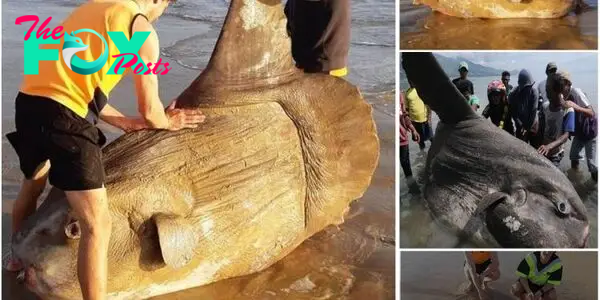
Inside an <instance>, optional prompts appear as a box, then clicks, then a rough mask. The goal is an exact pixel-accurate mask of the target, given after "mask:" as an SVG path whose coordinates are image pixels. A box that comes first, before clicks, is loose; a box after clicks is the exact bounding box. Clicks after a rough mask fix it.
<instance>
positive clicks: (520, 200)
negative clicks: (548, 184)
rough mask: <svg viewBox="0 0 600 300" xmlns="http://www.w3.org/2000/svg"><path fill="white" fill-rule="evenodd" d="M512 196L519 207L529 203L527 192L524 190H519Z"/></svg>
mask: <svg viewBox="0 0 600 300" xmlns="http://www.w3.org/2000/svg"><path fill="white" fill-rule="evenodd" d="M512 196H513V198H514V199H515V203H516V204H517V205H523V204H525V202H527V191H526V190H525V189H523V188H519V189H517V190H516V191H515V192H514V193H513V195H512Z"/></svg>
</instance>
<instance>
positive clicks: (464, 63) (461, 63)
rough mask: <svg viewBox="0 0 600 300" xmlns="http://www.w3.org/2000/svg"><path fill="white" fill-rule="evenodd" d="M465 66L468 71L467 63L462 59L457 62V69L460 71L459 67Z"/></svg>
mask: <svg viewBox="0 0 600 300" xmlns="http://www.w3.org/2000/svg"><path fill="white" fill-rule="evenodd" d="M462 68H465V69H466V70H467V71H469V64H467V63H466V62H464V61H461V62H460V64H458V70H459V71H460V69H462Z"/></svg>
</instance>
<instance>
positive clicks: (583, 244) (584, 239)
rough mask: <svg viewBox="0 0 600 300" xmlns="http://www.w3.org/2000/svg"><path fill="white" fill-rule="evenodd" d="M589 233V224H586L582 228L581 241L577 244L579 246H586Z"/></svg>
mask: <svg viewBox="0 0 600 300" xmlns="http://www.w3.org/2000/svg"><path fill="white" fill-rule="evenodd" d="M590 235H591V233H590V225H587V226H585V228H584V229H583V241H582V243H581V245H579V248H587V246H588V242H589V241H590Z"/></svg>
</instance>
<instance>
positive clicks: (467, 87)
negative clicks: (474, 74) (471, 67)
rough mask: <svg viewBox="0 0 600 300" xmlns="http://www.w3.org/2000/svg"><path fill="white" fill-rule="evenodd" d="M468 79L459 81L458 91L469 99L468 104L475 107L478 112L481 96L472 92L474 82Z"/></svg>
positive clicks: (474, 109)
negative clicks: (471, 82)
mask: <svg viewBox="0 0 600 300" xmlns="http://www.w3.org/2000/svg"><path fill="white" fill-rule="evenodd" d="M467 81H468V80H466V81H465V80H459V81H458V82H457V86H456V88H457V89H458V91H459V92H460V93H461V94H463V96H464V97H465V100H466V101H467V104H469V106H470V107H471V108H472V109H473V111H475V112H477V110H478V109H479V107H480V106H479V98H477V96H475V95H473V94H471V91H472V90H473V84H470V81H469V82H467Z"/></svg>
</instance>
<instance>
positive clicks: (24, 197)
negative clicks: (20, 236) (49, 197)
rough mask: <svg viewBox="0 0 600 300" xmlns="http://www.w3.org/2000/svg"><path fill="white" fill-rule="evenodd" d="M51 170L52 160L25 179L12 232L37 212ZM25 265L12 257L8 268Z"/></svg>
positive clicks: (15, 208) (14, 213) (13, 211)
mask: <svg viewBox="0 0 600 300" xmlns="http://www.w3.org/2000/svg"><path fill="white" fill-rule="evenodd" d="M49 170H50V161H46V162H44V163H42V164H40V166H39V167H38V168H37V170H36V171H35V172H34V174H33V176H32V177H31V179H23V183H21V189H20V190H19V195H18V196H17V200H15V204H14V206H13V210H12V234H13V235H14V234H15V233H16V232H18V231H19V229H21V224H22V223H23V221H24V220H25V219H26V218H27V217H29V216H30V215H32V214H33V213H34V212H35V209H36V204H37V200H38V198H39V197H40V195H41V194H42V192H43V191H44V188H45V187H46V181H47V179H48V171H49ZM22 268H23V266H22V265H21V262H19V261H18V260H15V259H12V258H10V259H9V260H8V264H7V265H6V269H7V270H8V271H11V272H14V271H19V270H20V269H22Z"/></svg>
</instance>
